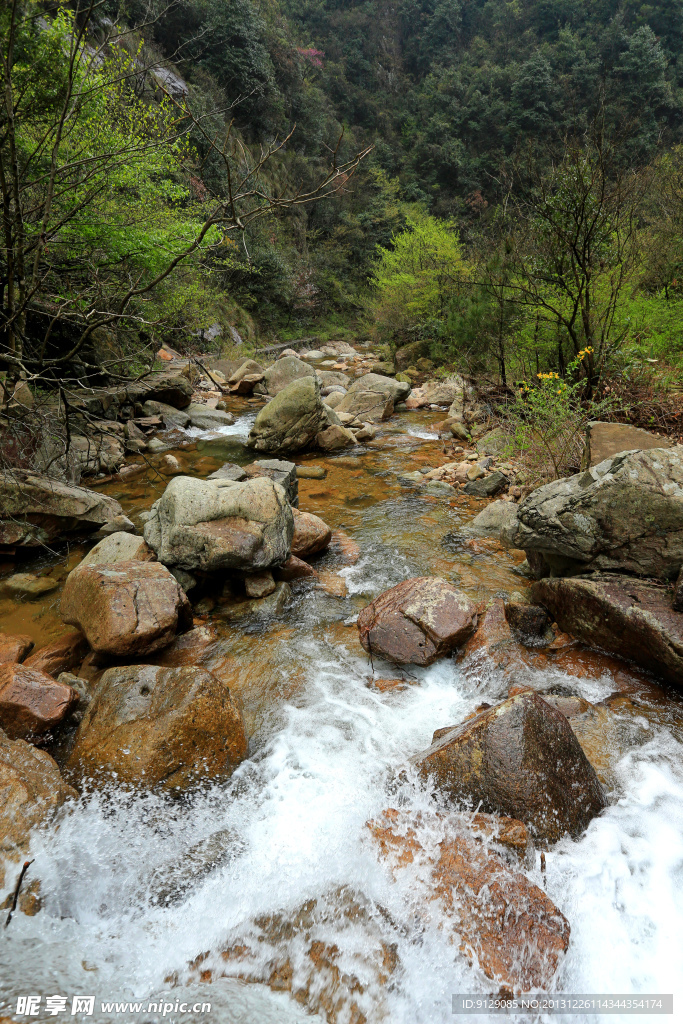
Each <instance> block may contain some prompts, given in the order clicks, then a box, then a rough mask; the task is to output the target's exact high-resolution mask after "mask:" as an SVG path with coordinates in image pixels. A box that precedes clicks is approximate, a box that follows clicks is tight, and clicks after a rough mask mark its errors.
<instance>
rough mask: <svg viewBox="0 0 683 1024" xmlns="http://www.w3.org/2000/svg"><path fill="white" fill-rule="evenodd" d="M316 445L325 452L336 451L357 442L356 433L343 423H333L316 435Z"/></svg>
mask: <svg viewBox="0 0 683 1024" xmlns="http://www.w3.org/2000/svg"><path fill="white" fill-rule="evenodd" d="M315 443H316V447H317V448H320V449H321V450H322V451H324V452H336V451H339V450H340V449H341V448H348V446H349V445H350V444H355V443H356V435H355V434H353V433H352V432H351V431H350V430H349V429H348V428H347V427H343V426H342V425H341V424H333V425H332V426H330V427H327V428H326V429H325V430H321V431H320V433H319V434H316V436H315Z"/></svg>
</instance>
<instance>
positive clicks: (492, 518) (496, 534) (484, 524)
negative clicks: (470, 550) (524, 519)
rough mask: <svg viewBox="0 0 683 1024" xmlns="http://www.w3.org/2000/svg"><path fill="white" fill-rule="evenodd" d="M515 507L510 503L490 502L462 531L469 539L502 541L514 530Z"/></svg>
mask: <svg viewBox="0 0 683 1024" xmlns="http://www.w3.org/2000/svg"><path fill="white" fill-rule="evenodd" d="M516 519H517V506H516V505H514V504H513V503H512V502H510V501H492V502H491V504H490V505H487V506H486V508H485V509H482V511H481V512H480V513H479V515H477V516H475V517H474V519H473V520H472V522H471V523H468V524H467V526H466V527H464V529H463V531H462V532H463V533H464V534H466V535H467V536H469V537H491V538H493V539H495V540H500V541H504V539H505V537H506V536H507V535H508V533H510V532H511V531H513V530H514V524H515V522H516Z"/></svg>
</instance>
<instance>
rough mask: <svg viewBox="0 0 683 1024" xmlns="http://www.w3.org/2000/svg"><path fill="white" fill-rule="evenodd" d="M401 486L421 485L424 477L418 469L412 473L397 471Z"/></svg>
mask: <svg viewBox="0 0 683 1024" xmlns="http://www.w3.org/2000/svg"><path fill="white" fill-rule="evenodd" d="M396 479H397V480H398V482H399V484H400V485H401V487H421V486H422V484H423V483H424V482H425V478H424V476H423V475H422V473H421V472H420V471H419V469H416V470H414V472H412V473H399V474H398V476H397V477H396Z"/></svg>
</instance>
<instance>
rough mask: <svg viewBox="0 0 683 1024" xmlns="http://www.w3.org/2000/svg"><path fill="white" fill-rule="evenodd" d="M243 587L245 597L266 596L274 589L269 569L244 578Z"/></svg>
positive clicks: (273, 581)
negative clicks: (245, 593)
mask: <svg viewBox="0 0 683 1024" xmlns="http://www.w3.org/2000/svg"><path fill="white" fill-rule="evenodd" d="M244 589H245V590H246V592H247V597H256V598H258V597H268V595H269V594H272V593H273V591H274V590H275V580H274V579H273V574H272V572H270V570H269V569H266V570H265V571H264V572H255V573H252V574H251V575H250V576H245V578H244Z"/></svg>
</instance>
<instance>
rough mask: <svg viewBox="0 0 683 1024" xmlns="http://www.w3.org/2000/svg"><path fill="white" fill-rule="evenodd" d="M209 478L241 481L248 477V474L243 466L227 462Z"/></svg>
mask: <svg viewBox="0 0 683 1024" xmlns="http://www.w3.org/2000/svg"><path fill="white" fill-rule="evenodd" d="M208 479H209V480H235V481H236V482H239V481H241V480H246V479H247V474H246V473H245V472H244V469H243V467H242V466H237V465H236V464H235V463H234V462H225V463H224V464H223V465H222V466H221V468H220V469H217V470H215V471H214V472H213V473H210V474H209V476H208Z"/></svg>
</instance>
